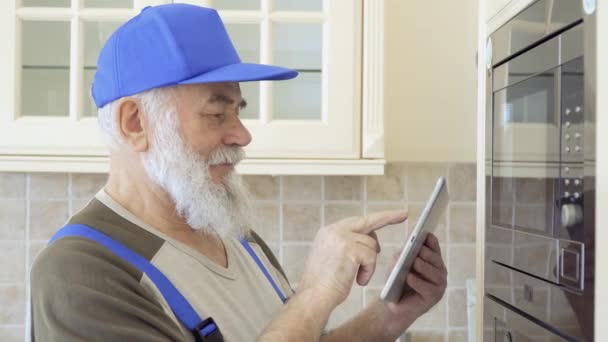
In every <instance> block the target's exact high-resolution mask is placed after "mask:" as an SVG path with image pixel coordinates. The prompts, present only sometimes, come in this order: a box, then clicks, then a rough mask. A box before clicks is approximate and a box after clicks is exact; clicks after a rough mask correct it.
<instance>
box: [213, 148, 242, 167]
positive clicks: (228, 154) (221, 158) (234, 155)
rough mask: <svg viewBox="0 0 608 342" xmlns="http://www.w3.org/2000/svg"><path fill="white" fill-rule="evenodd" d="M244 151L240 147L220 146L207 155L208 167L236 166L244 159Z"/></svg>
mask: <svg viewBox="0 0 608 342" xmlns="http://www.w3.org/2000/svg"><path fill="white" fill-rule="evenodd" d="M245 156H246V155H245V150H244V149H243V148H242V147H226V146H221V147H219V148H218V149H216V150H215V151H213V152H211V154H209V157H208V158H207V164H208V165H220V164H233V165H236V164H238V163H240V162H241V160H243V159H245Z"/></svg>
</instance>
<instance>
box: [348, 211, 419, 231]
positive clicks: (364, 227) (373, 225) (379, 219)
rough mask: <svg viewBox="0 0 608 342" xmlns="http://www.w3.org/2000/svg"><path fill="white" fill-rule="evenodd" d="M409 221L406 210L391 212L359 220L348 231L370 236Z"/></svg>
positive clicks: (370, 215)
mask: <svg viewBox="0 0 608 342" xmlns="http://www.w3.org/2000/svg"><path fill="white" fill-rule="evenodd" d="M405 219H407V211H406V210H389V211H381V212H377V213H372V214H369V215H367V216H363V217H360V218H357V219H356V220H354V222H352V224H349V225H348V226H347V229H348V230H350V231H352V232H356V233H362V234H369V233H371V232H373V231H375V230H378V229H380V228H382V227H384V226H387V225H389V224H397V223H401V222H403V221H405Z"/></svg>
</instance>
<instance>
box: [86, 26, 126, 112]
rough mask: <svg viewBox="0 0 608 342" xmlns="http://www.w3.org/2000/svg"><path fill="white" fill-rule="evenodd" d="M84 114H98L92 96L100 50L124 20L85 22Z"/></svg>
mask: <svg viewBox="0 0 608 342" xmlns="http://www.w3.org/2000/svg"><path fill="white" fill-rule="evenodd" d="M83 25H84V63H83V64H84V81H83V87H84V90H83V92H82V96H83V116H97V106H95V103H94V102H93V98H92V97H91V85H92V84H93V78H94V77H95V71H96V70H97V57H98V56H99V51H101V48H102V47H103V45H104V44H105V42H106V41H107V40H108V38H110V35H112V33H113V32H114V31H116V29H118V27H119V26H120V25H122V22H115V21H106V22H96V21H91V22H85V23H84V24H83Z"/></svg>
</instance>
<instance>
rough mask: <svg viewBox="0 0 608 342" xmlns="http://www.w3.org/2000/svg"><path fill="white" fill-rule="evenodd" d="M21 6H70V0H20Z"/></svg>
mask: <svg viewBox="0 0 608 342" xmlns="http://www.w3.org/2000/svg"><path fill="white" fill-rule="evenodd" d="M21 6H22V7H70V0H22V1H21Z"/></svg>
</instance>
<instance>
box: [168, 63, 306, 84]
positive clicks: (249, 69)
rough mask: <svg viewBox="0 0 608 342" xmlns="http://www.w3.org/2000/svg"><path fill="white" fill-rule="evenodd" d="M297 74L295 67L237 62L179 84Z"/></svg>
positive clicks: (256, 79)
mask: <svg viewBox="0 0 608 342" xmlns="http://www.w3.org/2000/svg"><path fill="white" fill-rule="evenodd" d="M296 76H298V72H297V71H295V70H293V69H287V68H282V67H278V66H274V65H266V64H254V63H237V64H230V65H227V66H223V67H221V68H217V69H214V70H211V71H208V72H206V73H204V74H200V75H197V76H194V77H192V78H189V79H187V80H184V81H181V82H178V84H196V83H216V82H251V81H280V80H288V79H291V78H294V77H296Z"/></svg>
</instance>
